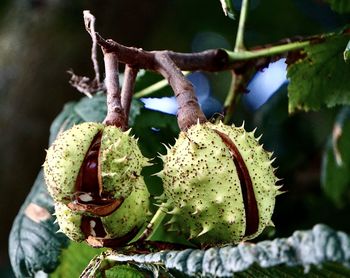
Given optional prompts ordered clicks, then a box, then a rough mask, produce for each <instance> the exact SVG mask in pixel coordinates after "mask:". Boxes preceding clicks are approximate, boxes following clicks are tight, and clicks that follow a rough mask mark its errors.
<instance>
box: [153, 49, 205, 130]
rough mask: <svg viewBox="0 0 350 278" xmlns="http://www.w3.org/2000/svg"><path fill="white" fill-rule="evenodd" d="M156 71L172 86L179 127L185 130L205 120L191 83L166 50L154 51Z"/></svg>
mask: <svg viewBox="0 0 350 278" xmlns="http://www.w3.org/2000/svg"><path fill="white" fill-rule="evenodd" d="M155 60H156V62H157V71H158V72H159V73H161V74H162V75H163V76H164V77H165V78H166V79H167V80H168V82H169V84H170V86H171V87H172V89H173V91H174V94H175V97H176V100H177V103H178V112H177V121H178V124H179V128H180V129H181V130H182V131H186V130H187V129H188V128H189V127H190V126H192V125H194V124H196V123H197V121H199V122H200V123H204V122H206V121H207V119H206V117H205V115H204V113H203V112H202V110H201V108H200V106H199V103H198V99H197V97H196V95H195V93H194V89H193V85H192V84H191V82H189V81H188V80H187V79H186V77H185V76H184V75H183V74H182V72H181V70H180V69H179V68H178V67H177V66H176V65H175V63H174V62H173V61H172V59H171V58H170V57H169V55H168V53H167V52H156V55H155Z"/></svg>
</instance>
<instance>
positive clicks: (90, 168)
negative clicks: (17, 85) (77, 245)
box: [44, 122, 149, 246]
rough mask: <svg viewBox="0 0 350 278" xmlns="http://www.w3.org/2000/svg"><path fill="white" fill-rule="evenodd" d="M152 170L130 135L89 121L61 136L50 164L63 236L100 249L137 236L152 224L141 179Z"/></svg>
mask: <svg viewBox="0 0 350 278" xmlns="http://www.w3.org/2000/svg"><path fill="white" fill-rule="evenodd" d="M147 165H149V164H148V162H147V159H146V158H145V157H144V156H143V155H142V154H141V152H140V150H139V148H138V146H137V140H135V139H134V138H133V137H130V136H129V131H127V132H122V131H121V130H120V129H119V128H117V127H115V126H106V125H104V124H100V123H90V122H89V123H82V124H79V125H76V126H74V127H72V128H71V129H69V130H67V131H65V132H63V133H61V134H60V135H59V136H58V138H57V139H56V140H55V142H54V143H53V144H52V146H51V147H50V148H49V149H48V151H47V156H46V160H45V163H44V174H45V180H46V184H47V186H48V190H49V192H50V194H51V196H52V197H53V199H54V201H55V203H56V209H57V211H56V214H57V218H58V222H59V224H60V229H61V231H63V232H64V233H66V235H67V236H68V237H70V238H71V239H73V240H78V241H80V240H83V239H86V240H87V241H88V242H89V243H90V244H92V245H94V246H114V245H115V243H113V242H112V241H111V240H113V239H114V240H115V242H116V239H117V238H120V237H124V236H127V235H129V237H130V234H133V235H135V234H136V233H137V232H138V231H139V229H140V228H141V226H142V225H143V224H144V223H145V222H146V219H147V216H146V215H147V212H148V204H149V201H148V199H149V194H148V191H147V188H146V185H145V183H144V181H143V178H142V176H141V170H142V168H143V167H144V166H147ZM136 199H137V202H136V201H135V200H136ZM132 202H135V204H134V205H131V203H132ZM138 203H140V204H138ZM137 204H138V205H137ZM136 215H137V218H138V219H137V221H136V220H135V217H134V216H136ZM129 220H130V221H129ZM132 237H133V236H132Z"/></svg>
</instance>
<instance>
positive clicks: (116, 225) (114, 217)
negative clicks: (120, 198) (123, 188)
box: [101, 184, 149, 238]
mask: <svg viewBox="0 0 350 278" xmlns="http://www.w3.org/2000/svg"><path fill="white" fill-rule="evenodd" d="M148 217H149V193H148V190H147V188H146V186H144V184H140V186H138V187H137V189H135V190H134V191H133V192H132V193H131V194H130V196H129V197H128V198H127V199H125V201H124V202H123V204H122V205H121V206H120V207H119V208H118V209H117V210H116V211H115V212H114V213H113V214H111V215H109V216H106V217H101V220H102V223H103V225H104V227H105V230H106V232H107V234H108V236H109V237H110V238H116V237H122V236H124V235H126V234H127V233H129V232H130V231H131V230H133V229H134V228H135V227H136V228H141V227H142V226H143V225H144V224H145V223H146V221H147V219H148Z"/></svg>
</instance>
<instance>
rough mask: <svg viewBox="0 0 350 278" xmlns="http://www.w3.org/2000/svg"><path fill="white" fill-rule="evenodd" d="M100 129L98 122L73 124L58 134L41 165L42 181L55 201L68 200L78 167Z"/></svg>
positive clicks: (100, 125)
mask: <svg viewBox="0 0 350 278" xmlns="http://www.w3.org/2000/svg"><path fill="white" fill-rule="evenodd" d="M103 127H104V125H103V124H98V123H82V124H79V125H75V126H74V127H72V128H71V129H69V130H67V131H65V132H62V133H60V134H59V136H58V137H57V139H56V140H55V141H54V142H53V144H52V145H51V147H50V148H49V149H48V150H47V155H46V160H45V163H44V165H43V166H44V174H45V181H46V184H47V188H48V190H49V192H50V194H51V196H52V197H53V199H54V200H55V201H63V202H65V203H68V202H70V201H71V195H72V194H73V193H74V187H75V182H76V180H77V176H78V173H79V170H80V166H81V165H82V163H83V161H84V158H85V155H86V153H87V151H88V149H89V147H90V145H91V142H92V140H93V139H94V137H95V135H96V134H97V133H98V132H100V131H101V130H103Z"/></svg>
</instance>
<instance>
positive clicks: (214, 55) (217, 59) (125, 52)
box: [96, 33, 235, 72]
mask: <svg viewBox="0 0 350 278" xmlns="http://www.w3.org/2000/svg"><path fill="white" fill-rule="evenodd" d="M96 39H97V43H98V44H99V45H100V46H102V47H104V48H106V49H108V50H109V51H113V52H114V53H116V55H117V56H118V58H119V61H120V62H121V63H125V64H129V65H131V66H133V67H136V68H140V69H141V68H142V69H148V70H153V71H156V66H157V65H156V63H155V55H157V54H158V53H159V52H162V53H164V54H167V56H168V57H169V58H170V59H171V60H173V62H174V63H175V64H176V66H177V67H178V68H180V69H181V70H184V71H196V70H202V71H209V72H215V71H222V70H227V69H230V68H232V67H235V65H232V64H230V63H229V57H228V55H227V53H226V51H225V50H223V49H211V50H206V51H202V52H198V53H179V52H173V51H168V50H162V51H146V50H143V49H141V48H135V47H128V46H124V45H122V44H119V43H117V42H115V41H113V40H110V39H109V40H105V39H104V38H102V37H101V36H100V35H99V34H98V33H96Z"/></svg>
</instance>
